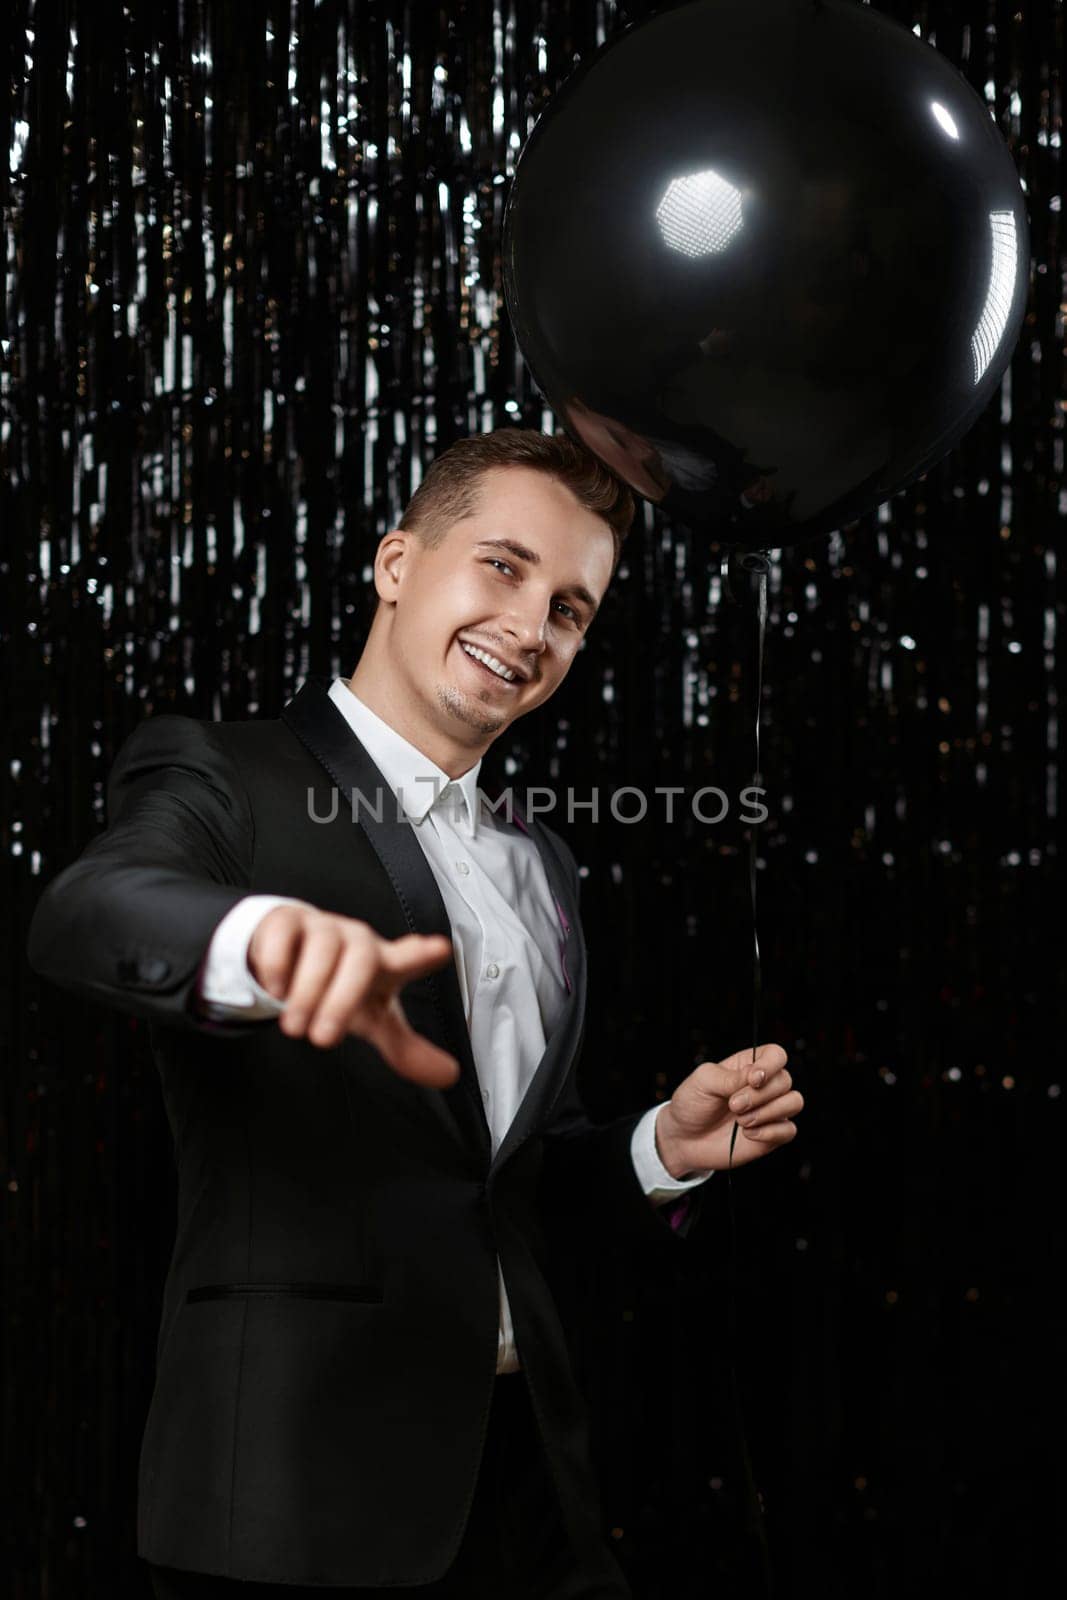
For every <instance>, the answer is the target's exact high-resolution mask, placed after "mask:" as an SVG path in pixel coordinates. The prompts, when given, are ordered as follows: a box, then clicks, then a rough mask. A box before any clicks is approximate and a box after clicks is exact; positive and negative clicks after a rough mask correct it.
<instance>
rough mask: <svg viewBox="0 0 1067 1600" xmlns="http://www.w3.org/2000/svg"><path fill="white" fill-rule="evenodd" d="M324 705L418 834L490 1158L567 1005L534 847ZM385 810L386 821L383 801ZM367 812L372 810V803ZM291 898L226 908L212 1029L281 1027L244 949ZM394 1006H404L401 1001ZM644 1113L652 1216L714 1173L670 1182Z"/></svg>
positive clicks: (644, 1173)
mask: <svg viewBox="0 0 1067 1600" xmlns="http://www.w3.org/2000/svg"><path fill="white" fill-rule="evenodd" d="M330 699H331V700H332V701H333V703H334V705H335V706H336V707H337V708H338V710H339V711H340V712H341V713H342V715H343V716H344V718H345V720H346V722H348V724H349V726H350V727H351V728H352V731H353V732H354V733H355V734H356V736H357V737H358V739H359V741H360V743H361V744H362V745H363V747H364V749H365V750H366V751H367V754H368V755H369V756H370V758H371V760H372V761H373V762H374V764H375V766H376V767H377V768H378V770H379V771H380V772H381V774H382V776H383V778H384V779H385V781H386V783H387V784H388V785H389V787H390V789H391V790H392V794H393V797H394V799H395V801H396V802H398V803H399V805H400V806H401V807H402V809H403V811H404V813H405V815H406V816H407V817H408V819H409V820H410V822H411V823H412V825H413V827H414V829H415V835H416V838H417V839H418V841H419V844H420V845H421V847H422V849H423V851H424V853H425V855H426V859H427V862H428V864H429V867H430V870H431V871H432V873H433V875H434V878H435V879H436V881H437V886H438V888H439V889H440V892H441V898H442V900H443V901H444V905H445V910H446V911H447V913H448V919H449V922H450V923H451V925H452V948H453V953H454V957H455V964H456V972H457V976H458V978H459V987H460V993H461V995H462V997H463V1007H464V1012H465V1014H466V1018H467V1027H468V1029H469V1032H470V1041H471V1053H472V1055H473V1057H474V1065H475V1069H476V1071H477V1074H478V1082H479V1084H480V1086H481V1091H482V1100H483V1101H484V1104H485V1115H486V1120H487V1122H488V1124H489V1130H490V1134H491V1136H492V1150H493V1153H494V1154H495V1153H496V1151H497V1150H498V1149H499V1147H500V1145H501V1143H502V1142H503V1139H504V1136H505V1134H506V1133H507V1130H508V1128H509V1127H510V1125H511V1122H512V1120H513V1118H514V1116H515V1113H516V1112H517V1111H518V1109H519V1106H520V1104H521V1102H522V1099H523V1096H524V1095H525V1093H526V1089H527V1086H528V1085H529V1082H530V1080H531V1078H532V1077H533V1075H534V1072H535V1070H536V1067H537V1064H538V1062H539V1061H540V1059H541V1056H542V1055H543V1054H544V1049H545V1042H546V1040H547V1038H548V1036H549V1034H550V1033H551V1031H552V1028H553V1027H554V1025H555V1022H556V1019H557V1018H558V1016H559V1013H560V1011H561V1010H562V1008H563V1003H564V1000H565V998H566V980H565V979H564V975H563V973H562V971H561V967H560V956H559V922H558V918H557V913H556V907H555V903H554V900H553V896H552V892H551V889H550V888H549V884H548V879H547V877H546V875H545V869H544V865H543V863H542V861H541V857H540V854H539V852H538V849H537V846H536V845H535V844H534V842H533V840H532V839H531V838H530V837H529V836H528V835H527V834H526V833H524V832H523V831H522V829H521V828H518V827H515V826H514V825H512V824H509V823H508V822H507V821H506V820H505V819H503V818H501V817H498V816H497V815H496V814H495V813H494V812H493V811H492V810H491V808H490V807H489V806H487V805H485V804H484V803H483V797H482V796H481V794H480V792H479V790H478V772H479V769H480V768H481V761H480V760H479V761H477V762H476V763H475V765H474V766H473V767H470V768H469V769H468V770H467V771H466V772H465V773H463V774H462V776H461V777H459V778H456V779H454V780H451V781H450V780H449V777H448V774H447V773H446V772H443V771H442V770H441V768H440V767H438V766H436V765H435V764H434V763H433V762H432V761H431V760H429V758H428V757H427V756H425V755H423V754H422V752H421V751H420V750H418V749H416V747H415V746H414V745H413V744H410V743H409V741H408V740H407V739H404V738H402V737H401V735H400V734H399V733H397V731H396V730H395V728H392V727H391V726H390V725H389V723H387V722H385V721H383V719H382V718H381V717H379V716H378V715H377V714H376V713H375V712H374V711H372V710H371V709H370V707H369V706H367V705H364V703H363V701H362V700H360V699H358V697H357V696H356V695H355V694H354V693H353V692H352V690H351V689H350V688H349V686H348V683H347V682H346V680H345V679H343V678H336V679H335V680H334V682H333V684H332V685H331V687H330ZM383 799H385V807H386V811H385V813H383V814H387V813H388V808H389V804H390V802H389V799H388V798H387V797H383ZM366 800H367V803H368V804H369V805H370V806H372V807H373V808H374V809H375V810H377V797H376V796H373V795H368V796H367V797H366ZM307 903H308V902H305V901H299V900H294V899H293V898H292V897H291V896H288V895H271V894H252V895H246V896H245V897H244V899H243V900H240V901H238V903H237V904H236V905H235V906H233V907H232V909H231V910H230V911H229V912H228V913H227V915H226V916H225V917H223V919H222V921H221V922H220V923H219V925H218V927H217V928H216V930H215V933H214V934H213V936H212V939H211V943H210V945H209V947H208V952H207V960H206V963H205V966H204V971H203V974H202V977H201V985H200V996H201V1004H202V1009H203V1010H204V1012H205V1013H206V1014H207V1015H208V1016H210V1017H212V1018H213V1019H215V1020H217V1021H225V1020H227V1019H231V1020H232V1019H237V1018H239V1019H240V1020H241V1021H248V1020H250V1019H255V1018H258V1017H272V1016H278V1015H279V1014H280V1013H281V1012H282V1011H283V1010H284V1009H285V1007H284V1003H283V1002H282V1001H279V1000H277V999H276V998H275V997H274V996H273V995H272V994H270V993H269V992H268V991H267V990H266V989H264V988H263V987H262V986H261V985H260V984H259V983H257V982H256V980H255V978H253V976H252V974H251V972H250V971H249V968H248V947H249V943H250V942H251V938H252V934H253V933H254V931H255V929H256V927H257V925H258V924H259V922H260V920H261V919H262V918H263V917H264V916H266V914H267V912H268V911H271V910H273V909H274V907H275V906H278V905H302V904H307ZM401 1003H403V994H402V993H401ZM662 1109H663V1105H662V1104H660V1105H656V1106H653V1107H651V1108H650V1109H649V1110H648V1111H647V1112H646V1113H645V1115H644V1116H643V1117H642V1118H641V1120H640V1121H639V1122H638V1124H637V1126H636V1127H635V1129H634V1133H633V1138H632V1140H631V1143H630V1153H631V1158H632V1160H633V1164H634V1170H635V1172H636V1174H637V1177H638V1181H639V1182H640V1184H641V1187H642V1189H643V1190H644V1191H645V1193H646V1194H647V1195H648V1196H649V1198H650V1200H651V1201H652V1203H653V1204H659V1205H661V1204H663V1203H664V1202H665V1201H667V1200H672V1199H675V1198H677V1196H678V1195H679V1194H682V1193H684V1192H685V1191H686V1190H687V1189H692V1188H695V1187H696V1186H697V1185H698V1184H700V1183H703V1182H704V1181H705V1180H706V1179H707V1178H708V1177H710V1176H711V1172H710V1171H708V1172H702V1173H697V1174H696V1175H694V1176H691V1177H689V1178H686V1179H678V1178H672V1177H671V1175H670V1173H669V1172H668V1171H667V1169H666V1167H665V1166H664V1165H663V1163H662V1161H661V1160H660V1158H659V1155H658V1153H657V1150H656V1138H655V1122H656V1117H657V1116H658V1114H659V1112H660V1111H662ZM497 1271H498V1276H499V1281H500V1325H499V1335H498V1346H497V1371H498V1372H512V1371H515V1370H516V1369H517V1368H518V1365H519V1360H518V1352H517V1350H516V1347H515V1336H514V1330H513V1327H512V1321H511V1310H510V1307H509V1305H508V1298H507V1291H506V1289H505V1287H504V1277H503V1272H502V1271H501V1270H500V1265H499V1262H498V1263H497Z"/></svg>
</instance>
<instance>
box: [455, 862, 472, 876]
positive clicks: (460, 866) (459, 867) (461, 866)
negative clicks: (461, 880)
mask: <svg viewBox="0 0 1067 1600" xmlns="http://www.w3.org/2000/svg"><path fill="white" fill-rule="evenodd" d="M456 871H457V872H462V874H463V876H464V877H466V876H467V873H468V872H469V871H470V867H469V866H468V865H467V863H466V862H465V861H457V862H456Z"/></svg>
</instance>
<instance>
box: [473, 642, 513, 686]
mask: <svg viewBox="0 0 1067 1600" xmlns="http://www.w3.org/2000/svg"><path fill="white" fill-rule="evenodd" d="M459 653H460V655H461V656H462V657H463V659H464V661H466V662H467V664H468V665H469V666H470V667H471V668H472V669H473V670H474V671H475V672H476V673H477V674H478V676H479V677H480V678H481V679H482V680H483V681H484V682H488V683H492V684H496V686H497V687H498V688H500V689H521V688H522V685H523V683H524V682H525V679H523V678H519V677H514V678H502V677H501V676H500V674H499V672H494V670H493V668H492V667H487V666H486V665H485V663H484V661H479V660H478V659H477V657H476V656H472V655H470V654H468V652H467V651H466V650H464V648H463V644H462V641H460V642H459ZM485 654H486V655H488V654H490V652H489V651H486V652H485Z"/></svg>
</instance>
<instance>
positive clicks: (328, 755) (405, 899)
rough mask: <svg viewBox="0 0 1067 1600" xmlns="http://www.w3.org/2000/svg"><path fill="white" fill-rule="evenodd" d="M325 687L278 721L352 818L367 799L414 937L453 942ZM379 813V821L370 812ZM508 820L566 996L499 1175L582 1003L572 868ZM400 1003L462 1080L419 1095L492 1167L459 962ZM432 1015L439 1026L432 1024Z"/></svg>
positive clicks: (561, 1059)
mask: <svg viewBox="0 0 1067 1600" xmlns="http://www.w3.org/2000/svg"><path fill="white" fill-rule="evenodd" d="M329 686H330V680H329V679H326V678H324V677H322V676H321V675H320V674H312V675H311V676H309V677H308V679H307V680H306V681H305V683H304V685H303V687H302V688H301V689H300V690H299V691H298V692H297V693H296V694H295V695H294V696H293V698H292V699H291V700H290V701H288V703H287V704H286V705H285V707H284V708H283V710H282V721H283V722H284V723H285V724H286V726H287V727H288V728H289V729H290V730H291V731H292V732H293V733H294V734H295V735H296V737H297V738H298V739H299V740H300V742H301V743H302V744H303V745H304V746H305V747H306V749H307V750H308V751H310V753H311V754H312V755H313V756H314V757H315V758H316V760H317V761H318V762H319V763H320V764H321V765H322V767H323V768H324V769H325V770H326V772H327V773H328V774H329V776H330V778H331V779H332V781H333V782H334V784H335V785H336V786H337V788H338V790H339V791H340V793H341V794H342V795H343V796H344V799H345V802H346V804H347V806H348V811H349V815H352V814H353V798H352V797H353V794H354V793H355V792H357V791H358V792H359V793H361V794H362V795H363V796H364V797H365V800H364V801H363V802H361V803H360V804H359V805H358V807H356V808H355V817H356V824H357V825H358V826H359V827H361V828H362V829H363V830H364V832H365V833H366V835H367V838H368V839H369V841H370V843H371V846H372V847H373V849H374V851H375V853H376V855H377V856H378V859H379V861H380V862H381V863H382V866H383V867H384V869H385V871H386V873H387V875H388V877H389V880H390V882H391V884H392V886H393V889H394V892H395V893H396V896H397V899H398V901H399V903H400V906H401V908H402V910H403V913H404V917H405V920H406V922H407V925H408V928H409V929H410V930H411V932H412V933H422V934H430V933H443V934H445V935H446V936H447V937H448V938H450V939H451V938H452V927H451V924H450V922H449V920H448V913H447V912H446V910H445V905H444V901H443V900H442V898H441V892H440V890H439V889H438V887H437V880H436V879H435V878H434V875H433V872H432V871H431V869H430V865H429V862H428V861H427V859H426V856H425V855H424V853H423V850H422V846H421V845H420V844H419V841H418V839H417V838H416V836H415V830H414V828H413V827H412V825H411V823H410V822H409V821H408V819H407V818H406V817H404V816H403V815H402V814H401V815H400V816H399V817H398V816H397V814H396V810H397V808H396V807H395V806H394V805H393V804H392V800H391V791H390V790H389V787H388V785H387V784H386V782H385V779H384V777H383V776H382V774H381V772H380V771H379V770H378V768H377V767H376V766H375V764H374V762H373V761H372V760H371V758H370V756H369V755H368V754H367V752H366V750H365V749H364V747H363V745H362V744H361V743H360V741H359V739H358V738H357V737H356V735H355V734H354V733H353V731H352V729H351V727H350V726H349V725H348V723H347V722H346V721H345V719H344V717H343V716H342V715H341V713H340V711H338V709H337V707H336V706H335V705H334V704H333V702H332V701H331V700H330V698H329V692H328V691H329ZM379 792H380V793H381V794H382V795H383V796H385V797H387V798H386V803H385V804H384V805H382V806H381V807H380V808H379V807H378V806H377V805H376V804H375V799H376V796H377V794H378V793H379ZM378 809H380V810H381V812H382V816H381V820H380V821H379V820H378V819H377V817H376V816H375V815H374V812H375V811H376V810H378ZM497 814H498V816H500V815H506V813H501V812H498V813H497ZM512 814H513V816H514V818H515V825H516V826H519V827H522V828H523V829H524V831H526V832H527V833H528V834H529V836H530V837H531V838H532V839H533V841H534V843H535V845H536V846H537V849H538V851H539V853H540V856H541V860H542V862H543V864H544V867H545V872H546V874H547V877H548V882H549V887H550V888H551V891H552V895H553V898H554V900H555V903H556V908H557V913H558V915H559V919H560V934H559V938H560V960H561V963H562V972H563V976H564V980H565V982H566V983H567V984H568V994H567V999H566V1002H565V1004H564V1007H563V1010H562V1013H561V1015H560V1018H559V1021H558V1023H557V1025H556V1027H555V1028H554V1029H553V1031H552V1034H551V1036H550V1038H549V1039H548V1041H547V1044H546V1047H545V1052H544V1054H543V1056H542V1057H541V1060H540V1062H539V1063H538V1066H537V1070H536V1072H535V1074H534V1077H533V1078H532V1080H531V1082H530V1085H529V1087H528V1089H527V1091H526V1094H525V1095H524V1097H523V1101H522V1104H521V1106H520V1107H519V1110H518V1113H517V1115H516V1116H515V1118H514V1120H513V1122H512V1124H511V1126H510V1127H509V1129H508V1132H507V1135H506V1137H505V1138H504V1140H503V1142H502V1144H501V1146H500V1149H499V1150H498V1151H497V1154H496V1156H495V1158H493V1160H492V1163H491V1169H492V1170H493V1171H496V1170H498V1169H499V1167H500V1166H501V1164H502V1163H503V1162H504V1161H506V1160H507V1159H508V1157H509V1156H510V1155H512V1154H513V1153H514V1151H515V1150H516V1149H517V1148H518V1146H519V1145H520V1144H521V1143H522V1142H523V1140H524V1139H525V1138H526V1137H527V1136H528V1134H529V1133H531V1132H532V1131H533V1130H534V1129H536V1128H537V1127H538V1126H539V1125H540V1123H541V1121H542V1120H543V1119H545V1118H546V1117H547V1115H548V1112H549V1110H550V1108H551V1105H552V1102H553V1101H554V1100H555V1097H556V1095H557V1094H558V1093H559V1090H560V1089H561V1088H562V1086H563V1082H564V1080H565V1078H566V1075H567V1068H568V1066H569V1064H570V1062H571V1060H572V1058H573V1055H574V1050H575V1048H576V1045H577V1039H578V1032H579V1027H580V1023H581V1017H582V1014H583V1012H584V1007H585V952H584V948H583V945H582V938H581V932H580V929H579V928H578V918H577V907H576V906H575V905H574V903H573V900H572V896H571V892H570V887H569V879H568V875H567V872H566V870H565V868H564V866H563V864H562V862H561V860H560V858H559V856H558V854H557V851H556V847H555V845H554V844H553V842H552V840H551V838H550V837H549V835H548V834H547V833H546V832H545V830H544V829H543V828H542V827H541V826H540V824H539V823H538V822H537V820H536V818H527V817H526V816H525V814H524V812H523V811H522V809H521V808H520V807H519V806H518V805H517V804H513V813H512ZM401 1003H402V1005H403V1007H404V1012H405V1015H406V1016H407V1017H408V1019H409V1021H410V1022H411V1025H412V1027H413V1028H416V1029H418V1031H420V1032H427V1033H436V1034H437V1036H438V1037H439V1038H440V1039H441V1040H442V1042H443V1043H444V1044H445V1046H446V1048H448V1049H450V1050H451V1052H452V1054H453V1055H454V1056H455V1057H456V1059H457V1061H458V1062H459V1064H460V1076H459V1079H458V1080H457V1082H456V1083H454V1084H453V1085H451V1087H449V1088H447V1089H443V1090H437V1089H423V1090H421V1091H420V1094H421V1097H422V1099H423V1101H424V1103H425V1104H426V1105H427V1107H428V1108H429V1109H430V1111H431V1113H432V1114H433V1115H434V1116H435V1117H437V1118H438V1120H439V1121H441V1122H442V1123H443V1124H444V1125H445V1127H446V1128H447V1131H448V1132H449V1134H450V1136H452V1137H458V1138H459V1139H460V1140H461V1141H462V1142H463V1143H464V1145H466V1146H467V1147H469V1148H472V1149H473V1150H474V1151H475V1152H476V1153H477V1155H478V1157H479V1159H480V1161H481V1163H482V1164H483V1165H484V1167H485V1168H489V1167H490V1152H491V1137H490V1132H489V1126H488V1123H487V1122H486V1119H485V1109H484V1106H483V1104H482V1096H481V1089H480V1086H479V1083H478V1075H477V1072H476V1070H475V1065H474V1057H473V1054H472V1052H471V1043H470V1034H469V1032H468V1029H467V1020H466V1016H465V1014H464V1010H463V997H462V995H461V993H460V987H459V979H458V976H457V974H456V968H455V964H454V962H451V961H450V962H448V963H447V964H446V965H445V966H443V967H441V968H439V969H438V970H437V971H436V972H432V973H429V974H427V976H426V977H425V978H421V979H417V980H415V981H414V982H413V983H410V984H407V985H406V986H405V987H404V989H403V991H402V994H401ZM434 1019H436V1021H437V1027H436V1028H433V1027H432V1023H433V1021H434Z"/></svg>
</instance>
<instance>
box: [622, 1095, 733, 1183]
mask: <svg viewBox="0 0 1067 1600" xmlns="http://www.w3.org/2000/svg"><path fill="white" fill-rule="evenodd" d="M666 1104H667V1102H666V1100H664V1101H662V1102H661V1103H660V1104H659V1105H658V1106H652V1108H651V1109H650V1110H648V1111H646V1112H645V1114H644V1116H643V1117H642V1118H641V1120H640V1122H639V1123H638V1124H637V1126H636V1128H635V1129H634V1131H633V1137H632V1138H631V1140H630V1156H631V1159H632V1161H633V1164H634V1171H635V1172H636V1173H637V1180H638V1182H639V1183H640V1185H641V1187H642V1189H643V1190H644V1191H645V1193H646V1194H647V1195H648V1197H649V1199H650V1200H651V1201H652V1203H653V1205H658V1206H661V1205H663V1204H665V1202H666V1201H668V1200H676V1199H677V1197H678V1196H679V1195H680V1194H684V1193H685V1192H686V1190H687V1189H695V1188H697V1186H698V1185H699V1184H702V1183H705V1182H706V1181H707V1179H708V1178H710V1177H711V1175H712V1174H713V1173H714V1171H715V1170H716V1169H715V1168H714V1167H708V1168H707V1170H706V1171H704V1172H697V1173H695V1174H694V1175H693V1176H692V1177H690V1178H672V1177H671V1175H670V1173H669V1172H668V1171H667V1168H666V1167H665V1166H664V1165H663V1162H662V1161H661V1160H660V1157H659V1151H658V1150H657V1149H656V1118H657V1117H658V1116H659V1114H660V1112H661V1111H662V1110H663V1107H664V1106H665V1105H666Z"/></svg>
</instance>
